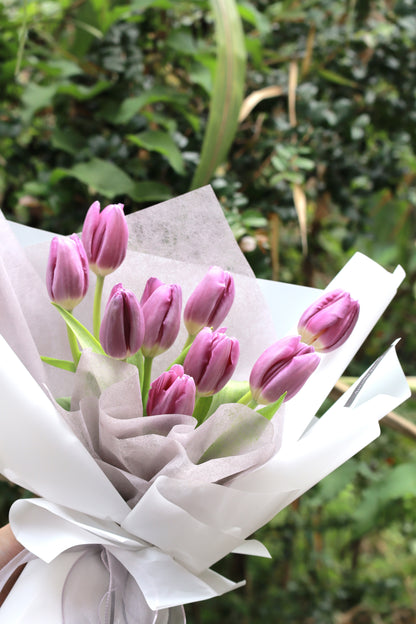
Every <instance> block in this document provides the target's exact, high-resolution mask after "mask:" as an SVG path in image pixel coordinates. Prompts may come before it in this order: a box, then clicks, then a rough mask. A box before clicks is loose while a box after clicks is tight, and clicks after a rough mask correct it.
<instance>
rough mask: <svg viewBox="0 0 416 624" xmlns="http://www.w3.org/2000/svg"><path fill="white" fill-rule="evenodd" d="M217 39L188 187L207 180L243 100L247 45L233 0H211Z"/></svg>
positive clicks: (229, 138)
mask: <svg viewBox="0 0 416 624" xmlns="http://www.w3.org/2000/svg"><path fill="white" fill-rule="evenodd" d="M211 5H212V9H213V12H214V18H215V30H216V39H217V66H216V72H215V79H214V88H213V92H212V96H211V102H210V112H209V119H208V124H207V128H206V131H205V136H204V141H203V144H202V150H201V159H200V162H199V165H198V167H197V170H196V172H195V175H194V178H193V180H192V184H191V189H195V188H198V187H200V186H203V185H204V184H207V183H208V182H209V181H210V179H211V177H212V176H213V174H214V171H215V169H216V168H217V166H218V165H220V164H221V163H222V162H223V161H224V160H225V158H226V155H227V152H228V150H229V148H230V146H231V143H232V141H233V139H234V136H235V133H236V130H237V125H238V115H239V112H240V108H241V103H242V101H243V94H244V82H245V70H246V49H245V43H244V33H243V27H242V23H241V18H240V15H239V13H238V8H237V3H236V2H235V0H211Z"/></svg>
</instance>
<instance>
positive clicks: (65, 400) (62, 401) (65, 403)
mask: <svg viewBox="0 0 416 624" xmlns="http://www.w3.org/2000/svg"><path fill="white" fill-rule="evenodd" d="M56 402H57V403H58V405H60V406H61V407H62V408H63V409H64V410H65V411H67V412H69V411H70V410H71V397H60V398H59V399H56Z"/></svg>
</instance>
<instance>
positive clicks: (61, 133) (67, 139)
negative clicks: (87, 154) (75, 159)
mask: <svg viewBox="0 0 416 624" xmlns="http://www.w3.org/2000/svg"><path fill="white" fill-rule="evenodd" d="M51 143H52V145H53V147H55V148H57V149H60V150H63V151H64V152H68V154H72V155H73V156H76V155H77V154H79V152H80V150H81V149H82V148H83V146H84V137H83V136H82V135H81V134H79V133H77V132H75V131H74V129H73V128H72V129H71V130H67V129H62V128H58V127H56V128H55V129H54V131H53V133H52V136H51Z"/></svg>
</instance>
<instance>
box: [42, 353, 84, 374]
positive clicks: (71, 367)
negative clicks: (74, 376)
mask: <svg viewBox="0 0 416 624" xmlns="http://www.w3.org/2000/svg"><path fill="white" fill-rule="evenodd" d="M40 359H41V360H42V362H45V364H49V366H55V368H62V369H63V370H67V371H69V372H70V373H75V371H76V366H75V364H74V362H72V361H71V360H58V359H56V358H51V357H47V356H45V355H41V357H40Z"/></svg>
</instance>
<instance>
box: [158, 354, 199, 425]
mask: <svg viewBox="0 0 416 624" xmlns="http://www.w3.org/2000/svg"><path fill="white" fill-rule="evenodd" d="M194 407H195V382H194V380H193V379H192V377H190V376H189V375H185V374H184V372H183V367H182V366H181V365H180V364H175V365H174V366H172V368H171V369H170V370H168V371H166V372H164V373H162V374H161V375H160V376H159V377H158V378H157V379H155V381H154V382H153V383H152V385H151V388H150V390H149V399H148V401H147V410H146V411H147V415H148V416H156V415H157V414H186V415H187V416H192V412H193V411H194Z"/></svg>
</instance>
